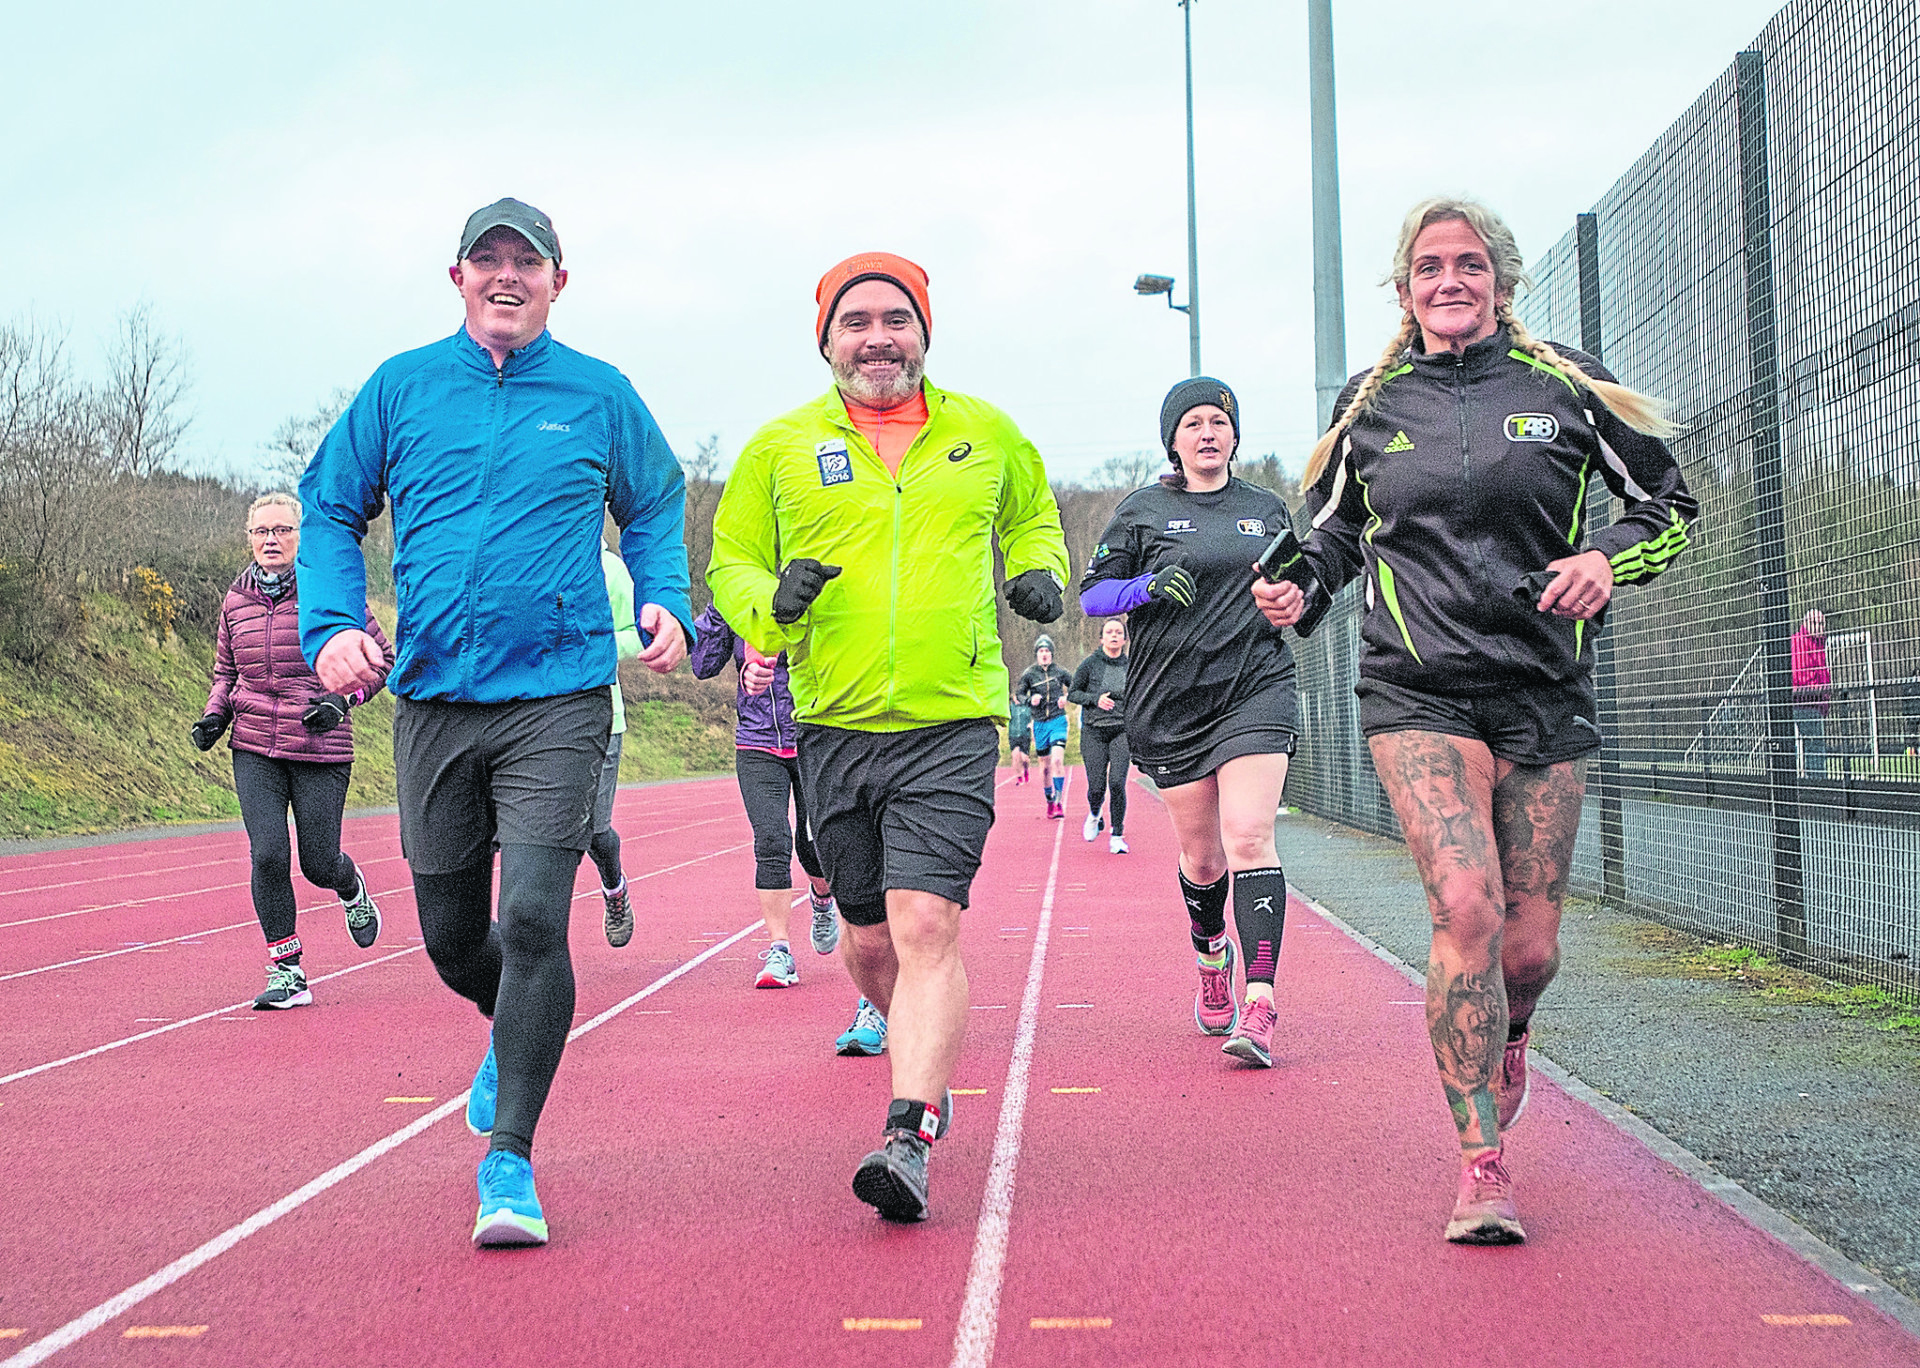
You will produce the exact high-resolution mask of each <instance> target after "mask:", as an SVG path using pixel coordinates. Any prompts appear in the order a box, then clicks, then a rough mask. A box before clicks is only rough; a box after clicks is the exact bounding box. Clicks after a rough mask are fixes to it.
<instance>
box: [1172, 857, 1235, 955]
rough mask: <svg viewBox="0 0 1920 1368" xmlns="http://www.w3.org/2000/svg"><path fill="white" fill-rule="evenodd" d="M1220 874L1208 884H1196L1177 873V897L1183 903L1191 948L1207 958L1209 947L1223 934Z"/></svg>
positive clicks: (1224, 880) (1222, 878)
mask: <svg viewBox="0 0 1920 1368" xmlns="http://www.w3.org/2000/svg"><path fill="white" fill-rule="evenodd" d="M1228 877H1229V876H1228V875H1225V874H1222V875H1221V876H1220V877H1219V878H1218V879H1216V880H1214V882H1212V883H1210V884H1197V883H1194V882H1193V881H1192V880H1191V879H1189V878H1188V877H1187V875H1186V871H1184V870H1182V871H1180V896H1181V897H1182V898H1184V899H1186V903H1187V920H1188V922H1189V923H1190V930H1191V934H1192V936H1193V948H1194V949H1195V950H1196V951H1198V952H1199V953H1200V954H1202V955H1205V954H1210V953H1212V951H1213V943H1214V942H1215V941H1217V940H1219V939H1220V937H1221V936H1223V935H1225V934H1226V931H1227V879H1228Z"/></svg>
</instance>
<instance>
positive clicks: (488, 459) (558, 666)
mask: <svg viewBox="0 0 1920 1368" xmlns="http://www.w3.org/2000/svg"><path fill="white" fill-rule="evenodd" d="M389 500H391V501H392V504H393V519H394V523H393V540H394V556H393V577H394V584H395V586H396V597H397V598H398V600H399V610H400V620H399V629H398V630H397V631H396V632H395V633H394V642H395V646H396V659H395V662H394V668H393V672H392V674H391V675H389V676H388V679H387V687H388V688H390V689H391V690H393V692H394V693H395V694H396V695H398V696H400V697H402V698H413V699H445V700H449V701H453V702H464V703H502V702H507V701H510V700H514V699H524V698H552V697H556V696H558V695H560V694H568V693H577V692H579V691H580V690H583V689H593V688H598V687H600V686H602V685H605V684H611V683H613V682H614V677H615V654H614V640H613V629H614V625H613V609H612V607H611V606H610V605H609V603H608V599H607V583H606V577H605V576H604V575H603V574H602V573H601V568H600V533H601V527H602V525H603V513H604V512H605V511H607V510H611V512H612V513H613V518H614V521H615V522H616V523H618V524H619V526H620V529H621V532H620V556H621V559H622V560H624V561H625V562H626V565H627V569H628V570H629V571H630V572H631V573H632V575H633V583H634V596H633V601H634V603H635V604H636V605H638V604H643V603H657V604H659V605H660V606H661V607H663V608H665V609H666V610H667V611H668V612H670V613H672V614H673V615H674V617H676V618H678V619H679V620H680V624H681V626H682V627H684V628H685V629H686V633H687V642H688V644H689V646H691V644H692V642H693V637H694V634H693V610H692V606H691V604H689V602H688V600H687V552H686V543H685V539H684V536H683V525H684V521H685V506H686V483H685V481H684V480H683V479H682V478H681V474H680V463H679V462H678V461H677V460H675V459H674V455H673V452H672V451H671V450H670V449H669V448H668V446H667V442H666V439H665V438H664V437H662V436H661V435H660V429H659V428H658V427H656V426H655V425H654V421H653V416H652V415H651V414H649V413H648V412H647V408H646V405H645V404H643V403H641V402H640V396H639V395H638V394H636V393H634V389H633V385H632V384H631V383H630V382H629V381H628V380H627V378H626V377H625V376H624V375H622V374H621V373H620V372H619V371H617V370H615V369H614V368H613V367H612V366H609V365H607V364H606V363H605V362H604V361H596V360H594V359H593V358H592V357H590V356H584V355H582V354H581V353H579V352H577V351H574V350H572V349H571V348H569V347H564V346H562V345H561V344H560V343H558V342H556V341H554V340H553V336H552V334H551V333H545V332H543V333H541V334H540V336H539V337H537V338H535V339H534V340H533V341H532V342H531V343H529V344H528V345H527V346H525V347H523V348H521V349H520V350H519V351H515V352H511V353H509V354H508V356H507V359H506V364H505V365H504V366H502V367H500V368H499V369H497V370H496V369H495V367H494V364H493V358H492V357H491V356H489V355H488V354H487V352H486V350H485V349H484V348H483V347H481V346H480V345H479V343H477V342H475V341H473V339H472V338H470V337H469V336H468V335H467V333H466V330H465V329H464V328H462V329H461V330H460V331H459V332H457V333H455V334H454V335H453V336H452V337H450V338H447V339H446V340H444V341H441V342H436V343H433V344H432V345H430V346H426V347H421V348H419V349H418V350H416V351H410V352H402V353H401V354H400V355H399V356H396V357H393V358H392V359H391V360H389V361H387V362H386V363H385V364H384V365H382V366H381V367H380V369H379V370H377V371H375V372H374V373H373V378H372V379H370V380H369V381H368V382H367V383H366V385H365V386H364V387H363V388H362V389H361V390H360V393H359V395H358V396H357V397H356V398H355V399H354V401H353V403H352V405H351V406H350V407H349V408H348V409H347V411H346V412H345V413H344V414H342V415H341V417H340V421H339V422H337V423H335V424H334V425H333V428H332V430H331V431H330V432H328V433H327V436H326V439H325V440H324V441H322V442H321V443H320V448H319V450H318V451H317V452H315V453H314V458H313V462H312V464H310V465H309V466H308V467H307V472H306V474H305V475H304V476H303V477H302V478H301V480H300V501H301V503H302V504H304V505H305V509H304V516H303V517H302V520H301V522H302V525H301V529H300V550H299V554H298V557H297V560H296V564H297V565H298V573H299V576H300V648H301V651H302V652H303V653H304V654H305V656H306V658H307V660H308V662H309V663H312V662H313V661H314V659H315V658H316V657H318V655H319V654H320V648H321V647H322V646H324V645H325V644H326V643H327V640H328V638H330V637H332V636H333V635H334V633H336V632H339V631H341V630H343V629H345V628H348V627H357V628H363V627H364V626H365V619H364V614H365V607H364V604H365V601H366V565H365V562H364V561H362V559H361V556H360V541H361V538H363V537H364V536H365V535H366V532H367V523H368V521H369V520H370V519H373V518H376V517H378V516H379V515H380V512H381V509H382V508H383V507H385V506H386V504H387V502H388V501H389ZM627 625H632V624H627Z"/></svg>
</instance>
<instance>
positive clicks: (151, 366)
mask: <svg viewBox="0 0 1920 1368" xmlns="http://www.w3.org/2000/svg"><path fill="white" fill-rule="evenodd" d="M191 384H192V381H191V378H190V376H189V373H188V369H187V349H186V344H185V343H183V342H182V341H181V340H180V339H179V338H178V337H169V336H167V335H165V334H163V333H161V332H160V331H159V330H158V329H157V328H156V327H155V326H154V321H153V306H152V305H151V304H148V303H146V302H145V301H142V302H141V303H139V304H136V305H134V306H133V308H131V309H129V310H128V311H127V312H126V313H124V314H122V315H121V316H120V330H119V331H118V332H117V333H116V334H114V337H113V340H112V341H111V342H109V343H108V344H107V383H106V386H105V388H104V389H103V390H102V391H101V395H100V403H101V410H102V418H103V424H104V428H105V433H106V437H107V442H108V447H109V451H110V453H111V455H112V458H113V464H114V469H116V470H118V471H120V472H121V473H123V474H127V475H132V476H135V477H136V478H145V477H147V476H151V475H156V474H158V473H159V472H160V471H161V470H163V469H165V468H166V466H167V463H168V462H169V461H171V460H172V459H173V456H174V454H175V452H176V451H178V450H179V446H180V439H181V437H182V436H184V435H185V434H186V430H187V426H188V424H190V423H191V422H192V421H193V420H192V416H191V415H190V414H189V413H188V412H187V411H186V397H187V391H188V390H189V389H190V388H191Z"/></svg>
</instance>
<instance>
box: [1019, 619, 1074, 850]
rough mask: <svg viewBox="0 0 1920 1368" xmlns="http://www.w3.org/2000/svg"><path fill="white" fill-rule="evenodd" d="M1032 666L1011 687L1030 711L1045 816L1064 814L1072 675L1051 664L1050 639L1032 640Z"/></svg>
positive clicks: (1043, 635)
mask: <svg viewBox="0 0 1920 1368" xmlns="http://www.w3.org/2000/svg"><path fill="white" fill-rule="evenodd" d="M1033 661H1034V663H1033V664H1032V665H1029V666H1028V667H1027V670H1026V672H1025V673H1024V674H1022V675H1021V676H1020V679H1019V682H1018V683H1016V684H1015V685H1014V686H1013V693H1014V696H1015V697H1016V698H1019V699H1022V700H1024V701H1025V703H1026V705H1027V707H1028V709H1029V710H1031V712H1032V713H1033V748H1034V749H1035V750H1036V751H1038V752H1039V753H1040V757H1041V765H1040V790H1041V797H1043V798H1045V799H1046V803H1047V816H1049V817H1065V816H1066V815H1067V809H1066V807H1065V805H1064V804H1063V803H1062V802H1061V801H1060V795H1061V793H1062V791H1063V790H1065V788H1066V786H1067V691H1068V690H1069V689H1071V688H1072V687H1073V676H1072V675H1070V674H1068V673H1067V672H1066V671H1065V670H1063V669H1061V668H1060V667H1059V666H1058V665H1056V664H1054V663H1053V638H1052V637H1050V636H1048V635H1047V634H1046V633H1045V632H1042V633H1041V634H1040V635H1039V636H1038V637H1036V638H1035V639H1034V643H1033Z"/></svg>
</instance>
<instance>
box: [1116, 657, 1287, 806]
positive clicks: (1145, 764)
mask: <svg viewBox="0 0 1920 1368" xmlns="http://www.w3.org/2000/svg"><path fill="white" fill-rule="evenodd" d="M1299 735H1300V695H1299V692H1298V691H1297V690H1296V689H1295V687H1294V677H1293V672H1292V671H1291V670H1289V671H1288V672H1287V675H1286V677H1285V678H1284V679H1279V680H1276V681H1274V682H1273V683H1272V684H1269V685H1268V686H1267V687H1266V688H1264V689H1262V690H1260V692H1259V693H1257V694H1255V695H1254V696H1253V697H1252V698H1248V699H1243V700H1242V701H1241V702H1239V703H1236V704H1234V706H1233V708H1232V710H1231V711H1229V712H1223V713H1221V714H1220V715H1219V716H1218V717H1216V718H1215V719H1213V721H1212V723H1211V724H1210V725H1208V726H1207V727H1205V728H1204V729H1202V730H1201V731H1200V733H1199V735H1198V737H1197V738H1194V739H1191V740H1189V742H1188V743H1187V744H1186V745H1185V746H1184V747H1183V748H1182V749H1181V750H1179V751H1176V752H1171V753H1169V752H1167V751H1164V750H1157V749H1155V747H1154V742H1155V741H1156V740H1157V739H1158V738H1156V737H1152V736H1147V735H1143V734H1142V732H1141V724H1139V723H1138V722H1136V721H1135V720H1134V719H1133V718H1131V717H1129V718H1128V719H1127V744H1128V745H1129V746H1130V747H1131V748H1132V750H1133V763H1134V767H1135V768H1136V769H1138V770H1139V771H1140V772H1141V773H1142V774H1144V775H1146V776H1147V777H1148V778H1149V779H1151V780H1153V786H1154V787H1155V788H1163V789H1169V788H1178V787H1179V786H1180V785H1182V784H1194V783H1198V782H1199V781H1200V780H1202V779H1204V778H1206V777H1207V776H1208V775H1209V774H1212V773H1214V772H1215V771H1216V770H1218V769H1219V768H1220V767H1221V766H1222V765H1224V764H1226V763H1227V761H1229V760H1237V759H1239V758H1240V757H1241V756H1243V755H1292V754H1293V750H1294V746H1295V745H1296V744H1297V740H1298V738H1299Z"/></svg>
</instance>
